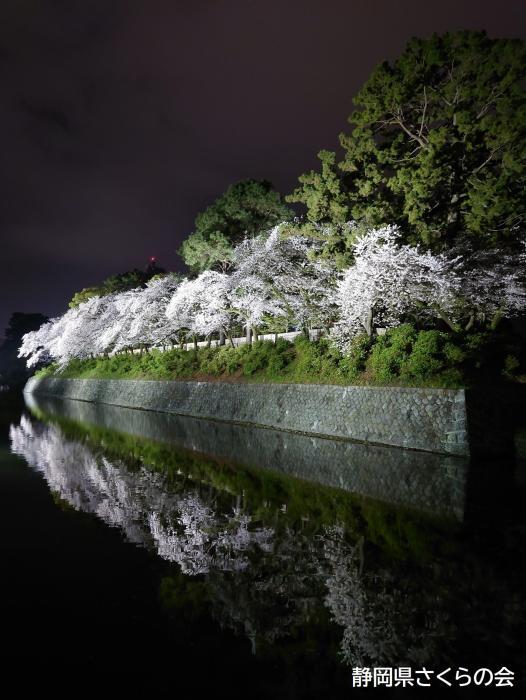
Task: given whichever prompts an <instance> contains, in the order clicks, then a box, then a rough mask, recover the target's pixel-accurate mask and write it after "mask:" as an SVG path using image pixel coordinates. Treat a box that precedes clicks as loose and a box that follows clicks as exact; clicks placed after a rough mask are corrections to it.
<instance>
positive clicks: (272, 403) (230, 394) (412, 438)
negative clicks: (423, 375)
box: [25, 377, 469, 456]
mask: <svg viewBox="0 0 526 700" xmlns="http://www.w3.org/2000/svg"><path fill="white" fill-rule="evenodd" d="M25 391H26V392H27V393H36V394H42V395H49V396H57V397H61V398H69V399H77V400H81V401H89V402H95V403H104V404H112V405H116V406H125V407H128V408H140V409H145V410H151V411H162V412H167V413H175V414H179V415H187V416H194V417H199V418H207V419H213V420H220V421H230V422H235V423H242V424H249V425H257V426H265V427H271V428H276V429H278V430H290V431H294V432H300V433H307V434H311V435H323V436H330V437H337V438H344V439H352V440H357V441H362V442H366V443H372V444H377V445H394V446H397V447H406V448H411V449H418V450H425V451H429V452H437V453H443V454H450V455H461V456H467V455H469V444H468V435H467V418H466V401H465V392H464V391H463V390H450V389H414V388H398V387H357V386H329V385H317V384H311V385H307V384H242V383H237V384H236V383H226V382H198V381H147V380H105V379H60V378H55V377H44V378H38V377H33V378H32V379H30V380H29V381H28V383H27V385H26V389H25Z"/></svg>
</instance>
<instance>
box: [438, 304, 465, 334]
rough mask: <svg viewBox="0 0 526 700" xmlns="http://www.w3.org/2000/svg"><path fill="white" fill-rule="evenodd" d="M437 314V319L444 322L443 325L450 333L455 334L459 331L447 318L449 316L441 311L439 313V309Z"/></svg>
mask: <svg viewBox="0 0 526 700" xmlns="http://www.w3.org/2000/svg"><path fill="white" fill-rule="evenodd" d="M437 314H438V317H439V318H441V319H442V321H444V323H446V324H447V325H448V326H449V327H450V328H451V330H452V331H454V332H455V333H458V332H459V331H460V328H459V326H458V324H456V323H455V322H454V321H452V320H451V319H450V318H449V316H448V315H447V314H445V313H444V312H443V311H441V310H440V309H437Z"/></svg>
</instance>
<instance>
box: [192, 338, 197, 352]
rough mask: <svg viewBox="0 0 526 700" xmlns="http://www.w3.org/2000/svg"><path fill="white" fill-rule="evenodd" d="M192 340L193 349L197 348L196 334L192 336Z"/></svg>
mask: <svg viewBox="0 0 526 700" xmlns="http://www.w3.org/2000/svg"><path fill="white" fill-rule="evenodd" d="M193 341H194V350H197V336H196V335H194V336H193Z"/></svg>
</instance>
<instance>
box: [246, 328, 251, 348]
mask: <svg viewBox="0 0 526 700" xmlns="http://www.w3.org/2000/svg"><path fill="white" fill-rule="evenodd" d="M246 338H247V345H252V328H251V327H250V326H249V325H248V323H247V335H246Z"/></svg>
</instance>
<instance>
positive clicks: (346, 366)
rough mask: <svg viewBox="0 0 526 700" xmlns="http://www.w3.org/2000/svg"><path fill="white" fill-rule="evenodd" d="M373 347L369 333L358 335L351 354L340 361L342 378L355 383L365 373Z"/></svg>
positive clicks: (353, 342)
mask: <svg viewBox="0 0 526 700" xmlns="http://www.w3.org/2000/svg"><path fill="white" fill-rule="evenodd" d="M372 345H373V339H372V338H371V337H369V336H368V335H367V333H362V334H360V335H357V336H356V337H355V338H354V339H353V341H352V343H351V347H350V350H349V352H348V353H347V354H345V355H343V356H342V357H341V359H340V370H341V373H342V376H344V377H345V378H346V379H348V380H350V381H353V380H356V379H358V377H359V376H360V374H362V373H363V372H365V370H366V365H367V358H368V357H369V352H370V350H371V347H372Z"/></svg>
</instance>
